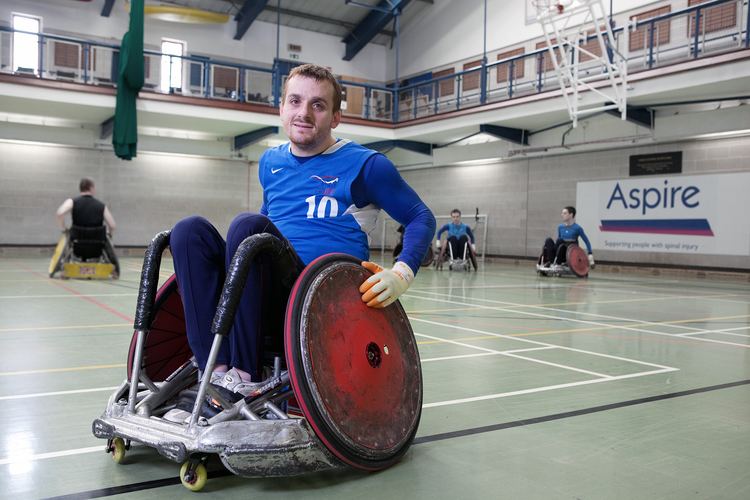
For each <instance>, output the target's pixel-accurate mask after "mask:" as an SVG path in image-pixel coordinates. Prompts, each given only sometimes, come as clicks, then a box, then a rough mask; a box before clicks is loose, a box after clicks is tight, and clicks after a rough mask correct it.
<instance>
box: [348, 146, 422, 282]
mask: <svg viewBox="0 0 750 500" xmlns="http://www.w3.org/2000/svg"><path fill="white" fill-rule="evenodd" d="M351 193H352V201H353V202H354V204H355V205H356V206H357V207H364V206H365V205H368V204H370V203H374V204H375V205H377V206H379V207H380V208H382V209H383V210H385V211H386V213H388V215H390V216H391V217H393V219H394V220H395V221H396V222H398V223H399V224H402V225H403V226H404V248H403V250H402V251H401V254H400V255H399V257H398V260H399V261H402V262H404V263H405V264H407V265H408V266H409V267H410V268H411V270H412V271H414V274H417V271H418V270H419V266H420V263H421V262H422V258H423V257H424V255H425V253H427V249H428V247H429V246H430V243H431V242H432V236H433V235H434V234H435V217H434V216H433V215H432V212H431V211H430V209H429V208H427V205H425V203H424V202H423V201H422V200H421V199H420V198H419V196H418V195H417V193H416V192H414V190H413V189H412V188H411V187H410V186H409V185H408V184H407V183H406V181H404V179H403V178H402V177H401V175H400V174H399V173H398V170H396V167H395V166H394V165H393V163H391V161H390V160H389V159H388V158H386V157H385V156H383V155H382V154H376V155H373V156H371V157H370V158H369V159H368V160H367V161H366V162H365V164H364V166H363V168H362V170H361V171H360V173H359V175H358V176H357V178H356V179H355V180H354V182H353V183H352V189H351Z"/></svg>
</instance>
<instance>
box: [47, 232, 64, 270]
mask: <svg viewBox="0 0 750 500" xmlns="http://www.w3.org/2000/svg"><path fill="white" fill-rule="evenodd" d="M67 250H68V233H63V234H62V235H61V236H60V239H59V240H57V246H56V247H55V251H54V252H53V253H52V259H51V260H50V262H49V277H50V278H52V277H53V276H54V275H55V273H56V272H58V271H59V270H60V269H62V265H63V260H64V259H63V257H64V256H65V254H66V253H67Z"/></svg>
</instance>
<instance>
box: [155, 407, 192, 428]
mask: <svg viewBox="0 0 750 500" xmlns="http://www.w3.org/2000/svg"><path fill="white" fill-rule="evenodd" d="M191 415H192V413H190V412H189V411H185V410H181V409H179V408H172V409H171V410H169V411H168V412H167V413H165V414H164V416H163V417H162V418H163V419H164V420H168V421H170V422H174V423H175V424H184V423H187V422H189V421H190V416H191Z"/></svg>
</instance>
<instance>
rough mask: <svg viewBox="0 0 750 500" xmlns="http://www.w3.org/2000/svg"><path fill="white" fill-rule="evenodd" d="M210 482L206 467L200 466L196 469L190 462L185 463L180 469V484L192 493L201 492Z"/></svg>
mask: <svg viewBox="0 0 750 500" xmlns="http://www.w3.org/2000/svg"><path fill="white" fill-rule="evenodd" d="M207 481H208V471H207V470H206V466H205V465H203V464H198V465H196V466H195V467H191V464H190V462H189V461H188V462H185V463H184V464H182V467H180V482H181V483H182V485H183V486H184V487H185V488H187V489H189V490H190V491H200V490H202V489H203V487H204V486H206V482H207Z"/></svg>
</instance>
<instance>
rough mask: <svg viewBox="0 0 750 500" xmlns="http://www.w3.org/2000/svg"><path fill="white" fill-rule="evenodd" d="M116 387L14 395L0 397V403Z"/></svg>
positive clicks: (106, 388) (110, 389)
mask: <svg viewBox="0 0 750 500" xmlns="http://www.w3.org/2000/svg"><path fill="white" fill-rule="evenodd" d="M115 389H117V387H116V386H115V387H95V388H93V389H74V390H71V391H56V392H35V393H33V394H16V395H14V396H0V401H5V400H8V399H27V398H42V397H47V396H63V395H66V394H83V393H86V392H102V391H114V390H115Z"/></svg>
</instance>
